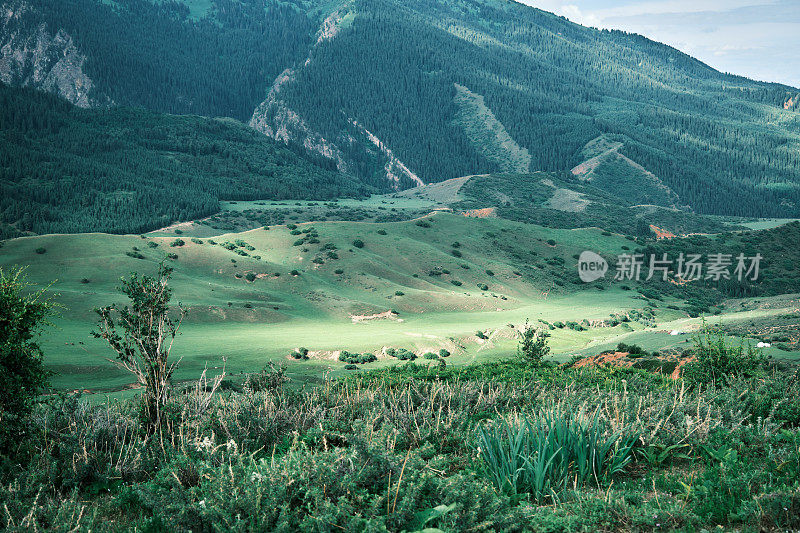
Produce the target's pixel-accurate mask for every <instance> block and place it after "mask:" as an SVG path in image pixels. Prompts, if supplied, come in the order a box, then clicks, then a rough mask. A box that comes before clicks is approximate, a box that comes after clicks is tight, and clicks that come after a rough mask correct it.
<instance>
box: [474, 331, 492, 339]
mask: <svg viewBox="0 0 800 533" xmlns="http://www.w3.org/2000/svg"><path fill="white" fill-rule="evenodd" d="M475 336H476V337H478V338H479V339H483V340H486V339H488V338H489V336H488V335H486V333H484V332H483V331H481V330H478V331H476V332H475Z"/></svg>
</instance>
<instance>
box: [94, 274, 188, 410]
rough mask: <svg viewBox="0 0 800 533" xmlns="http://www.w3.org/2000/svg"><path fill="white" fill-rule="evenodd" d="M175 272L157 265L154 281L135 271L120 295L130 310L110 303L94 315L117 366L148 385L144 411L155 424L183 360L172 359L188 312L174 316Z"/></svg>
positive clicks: (98, 332)
mask: <svg viewBox="0 0 800 533" xmlns="http://www.w3.org/2000/svg"><path fill="white" fill-rule="evenodd" d="M171 275H172V268H171V267H169V266H167V265H166V264H164V263H163V262H162V263H160V264H159V266H158V271H157V273H156V275H155V276H154V277H151V276H140V275H139V274H138V273H133V274H131V276H130V277H129V278H128V279H123V280H122V285H121V287H120V291H121V292H122V293H123V294H124V295H125V296H127V297H128V298H129V299H130V307H128V306H127V305H126V306H119V305H117V304H112V305H109V306H106V307H102V308H100V309H96V310H95V312H96V313H97V315H98V316H99V320H98V327H97V329H96V330H94V331H93V332H92V335H93V336H94V337H95V338H98V339H103V340H105V341H106V342H108V344H109V345H110V346H111V348H112V349H113V350H114V352H116V354H117V360H116V361H115V363H116V364H117V365H118V366H119V367H120V368H122V369H124V370H126V371H128V372H130V373H131V374H133V375H134V377H135V378H136V380H137V382H138V383H139V384H140V385H141V386H142V387H144V390H145V394H144V398H145V409H146V411H147V416H148V419H149V420H150V422H151V423H152V424H153V425H154V426H157V425H158V424H159V423H160V422H161V421H162V417H161V415H162V411H163V408H164V406H165V405H166V403H167V399H168V396H169V391H170V387H171V378H172V374H173V373H174V372H175V369H176V368H177V366H178V362H179V361H177V362H176V361H170V359H169V356H170V353H171V352H172V346H173V342H174V341H175V337H176V336H177V335H178V330H179V328H180V325H181V322H182V321H183V318H184V316H186V311H185V310H184V309H183V308H182V307H180V306H179V308H178V316H177V317H175V318H173V317H172V316H170V307H169V302H170V299H171V298H172V289H171V288H170V287H169V279H170V276H171Z"/></svg>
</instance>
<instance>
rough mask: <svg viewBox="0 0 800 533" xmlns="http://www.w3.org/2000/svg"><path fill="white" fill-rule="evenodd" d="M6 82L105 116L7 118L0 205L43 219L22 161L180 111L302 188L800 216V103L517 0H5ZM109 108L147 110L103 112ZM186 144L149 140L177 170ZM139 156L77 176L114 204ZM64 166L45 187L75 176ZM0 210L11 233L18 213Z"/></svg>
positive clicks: (769, 87) (784, 90)
mask: <svg viewBox="0 0 800 533" xmlns="http://www.w3.org/2000/svg"><path fill="white" fill-rule="evenodd" d="M0 80H2V81H3V82H4V83H7V84H10V85H12V86H27V87H33V88H37V89H42V90H45V91H48V92H51V93H54V94H57V95H59V96H61V97H63V98H65V99H67V100H69V101H70V102H72V103H73V104H75V105H76V106H80V107H83V108H90V109H93V110H92V111H80V110H75V111H71V112H64V110H63V109H62V108H58V111H57V113H58V117H59V119H58V120H49V119H47V118H43V117H42V116H41V115H42V114H45V115H46V114H48V113H51V112H55V111H53V110H54V109H56V108H57V106H45V108H42V107H41V106H39V105H34V104H31V105H30V106H27V107H26V106H24V105H22V106H20V109H18V110H16V111H15V113H16V118H15V119H14V120H13V121H12V120H10V119H8V120H6V122H5V123H4V125H3V136H4V142H6V143H7V146H15V147H16V148H15V149H13V150H6V152H8V153H7V154H6V155H5V156H4V158H5V160H4V161H3V165H2V167H3V169H4V170H3V176H2V180H3V181H2V187H3V192H4V195H6V196H7V197H10V195H12V194H13V195H14V197H15V198H16V201H17V205H19V202H23V201H29V202H31V203H30V205H31V206H33V204H34V203H36V202H38V205H39V207H35V206H34V207H31V209H29V211H36V212H37V213H38V212H39V211H41V209H40V207H41V205H51V204H54V202H56V199H55V198H54V197H49V198H43V199H42V198H39V199H33V198H32V197H31V194H32V193H31V192H30V187H28V188H27V189H25V187H24V186H23V185H24V182H25V181H26V180H28V186H30V184H31V183H30V180H31V178H30V176H28V175H26V174H25V171H24V170H25V168H26V166H25V165H24V164H21V163H20V161H22V160H24V159H25V158H26V157H29V155H28V156H26V155H25V154H30V151H31V150H35V151H36V153H38V154H40V155H42V154H46V153H47V152H48V149H50V150H52V152H53V153H56V152H63V146H64V143H65V142H66V141H65V139H66V138H68V137H69V138H70V139H71V140H70V141H69V142H70V143H72V144H71V146H72V148H71V150H72V151H73V153H74V155H75V156H76V157H79V158H81V160H82V164H84V165H88V166H89V167H94V168H95V169H96V168H97V165H98V162H97V158H96V157H95V155H94V153H93V152H95V151H94V150H86V146H87V143H84V142H82V141H81V140H80V138H81V137H80V136H81V135H85V136H86V137H87V138H92V139H96V138H97V137H102V136H103V132H111V131H125V132H129V133H130V132H131V131H136V129H135V128H134V129H131V126H130V124H131V121H134V122H136V123H137V124H138V126H137V128H144V129H147V128H148V126H147V125H148V124H149V125H150V126H149V127H152V128H153V129H154V130H159V129H162V128H166V129H167V130H169V129H170V128H171V127H173V126H175V119H174V118H170V117H167V116H165V115H163V114H164V113H169V114H196V115H202V116H207V117H232V118H234V119H236V120H238V121H241V122H245V123H248V124H249V125H250V126H251V127H252V128H255V129H256V130H257V131H259V132H261V133H263V134H264V135H265V136H267V137H270V138H272V139H273V140H274V141H278V143H285V144H287V145H289V146H290V147H291V148H292V150H293V152H291V153H293V154H294V155H293V156H292V157H296V158H299V160H300V159H302V160H303V162H300V163H298V164H299V165H303V166H304V167H303V168H307V165H308V164H311V165H313V166H315V167H317V169H318V171H311V170H308V171H307V172H308V173H311V174H307V175H312V174H313V173H314V172H319V174H320V175H325V176H326V178H325V179H326V180H328V183H336V185H335V186H334V187H327V188H326V189H325V194H324V195H323V196H325V195H327V196H330V195H335V194H364V193H365V192H366V191H370V190H374V191H387V190H391V189H397V188H407V187H410V186H414V185H418V184H420V183H430V182H437V181H442V180H445V179H449V178H454V177H457V176H465V175H471V174H485V173H502V172H514V173H526V172H534V171H548V172H553V173H556V175H559V176H561V177H563V178H564V179H569V180H576V181H578V182H589V183H591V184H592V185H594V186H596V187H597V188H599V189H602V190H605V191H607V192H610V193H613V194H614V195H617V196H619V197H620V198H621V199H622V200H623V201H625V202H628V203H634V204H655V205H660V206H664V207H670V208H678V209H683V210H687V211H693V212H696V213H703V214H726V215H739V216H784V217H789V216H800V114H798V112H797V111H798V109H800V107H798V106H800V104H798V102H800V90H798V89H796V88H791V87H787V86H784V85H779V84H768V83H761V82H755V81H751V80H748V79H745V78H739V77H735V76H730V75H724V74H721V73H719V72H717V71H715V70H713V69H711V68H710V67H708V66H707V65H705V64H703V63H701V62H699V61H697V60H695V59H693V58H691V57H689V56H686V55H685V54H682V53H680V52H678V51H676V50H675V49H672V48H670V47H667V46H665V45H662V44H659V43H655V42H653V41H650V40H648V39H646V38H643V37H640V36H636V35H629V34H625V33H622V32H614V31H611V32H610V31H598V30H594V29H589V28H585V27H582V26H579V25H576V24H573V23H571V22H569V21H567V20H566V19H563V18H560V17H556V16H555V15H552V14H550V13H547V12H544V11H540V10H537V9H534V8H531V7H528V6H524V5H521V4H516V3H514V2H509V1H502V0H460V1H451V0H446V1H436V2H431V1H423V0H419V1H417V0H406V1H402V2H401V1H395V0H369V1H361V0H355V1H346V2H344V1H322V0H319V1H317V0H311V1H309V0H306V1H300V0H295V1H289V2H277V1H273V0H257V1H253V0H247V1H243V2H239V1H233V0H185V1H183V2H150V1H147V0H126V1H119V2H100V1H97V0H65V1H60V2H52V1H49V0H11V1H6V2H4V3H3V9H2V14H1V15H0ZM18 95H21V96H18V97H19V98H34V97H33V95H31V94H28V93H24V94H23V93H18ZM15 98H16V97H15ZM109 106H130V107H138V108H144V109H146V110H147V111H148V112H147V113H144V112H142V111H130V112H126V113H117V115H114V114H113V113H112V114H111V115H109V114H108V112H107V111H104V109H106V108H107V107H109ZM37 115H39V116H38V118H33V117H36V116H37ZM25 117H27V118H25ZM92 117H94V118H92ZM101 117H102V118H101ZM73 120H79V121H83V124H86V123H87V122H90V123H93V124H95V125H96V126H97V127H96V128H95V127H94V126H93V127H92V128H83V127H81V128H78V127H74V123H73ZM115 120H118V121H119V122H118V124H119V126H118V127H117V128H115V124H114V121H115ZM12 122H13V127H12V126H11V124H12ZM169 124H172V126H169ZM182 127H185V124H184V126H182ZM65 129H68V130H69V131H70V132H71V133H70V135H65V131H66V130H65ZM12 130H13V132H14V133H13V135H12ZM233 131H235V134H234V133H231V132H233ZM203 132H204V133H203V136H204V137H208V136H209V135H211V136H212V137H213V136H214V135H217V136H218V140H219V142H220V143H228V142H231V139H232V138H235V139H238V141H237V142H243V139H245V138H246V137H247V135H246V134H244V133H242V132H241V126H240V125H229V126H226V128H222V129H219V131H217V130H215V129H214V128H211V129H209V128H205V127H204V128H203ZM209 132H211V133H209ZM184 134H187V135H189V136H191V135H190V134H189V132H186V131H184V133H181V134H180V135H179V136H178V138H179V139H184V140H182V141H180V142H178V143H177V145H184V144H185V142H184V141H185V137H182V136H183V135H184ZM125 135H127V134H124V135H123V136H125ZM31 136H33V137H35V138H36V139H37V142H36V146H35V147H32V145H31V143H29V142H28V141H27V139H30V138H31ZM206 141H208V139H207V138H206V139H205V141H204V142H206ZM187 142H188V141H187ZM209 142H211V141H209ZM252 142H253V141H252V140H250V139H249V138H247V140H246V143H247V144H248V145H252ZM265 142H266V141H265ZM88 144H90V143H88ZM145 144H146V143H145ZM211 144H213V142H211ZM173 148H175V147H173ZM173 148H170V149H167V148H165V147H163V146H161V147H157V148H156V147H154V146H153V145H152V143H151V144H150V145H145V146H143V147H142V149H144V150H156V149H159V150H162V155H163V153H164V152H165V151H166V152H169V151H170V150H172V149H173ZM82 149H83V150H84V152H82V153H81V150H82ZM118 149H119V150H121V149H122V148H120V147H116V146H113V145H112V146H109V147H107V150H108V152H106V153H105V155H106V156H109V155H110V154H112V153H113V152H114V151H115V150H118ZM271 150H272V149H271ZM233 153H234V152H230V153H228V154H227V155H224V156H219V157H217V156H214V157H213V164H214V165H215V169H216V170H215V171H214V172H215V173H216V175H227V176H228V178H226V179H229V177H230V176H231V175H241V173H242V169H241V168H239V169H237V170H236V171H235V172H229V171H228V169H227V167H226V165H231V164H233V159H235V158H236V157H235V156H234V155H232V154H233ZM248 153H249V154H250V155H248V156H247V157H255V156H253V153H254V152H252V151H251V152H248ZM117 155H119V154H117ZM195 155H196V154H191V153H189V154H188V155H187V156H186V157H184V158H183V159H182V160H183V161H184V162H186V161H187V160H188V159H187V158H189V157H195ZM217 155H219V153H217ZM240 158H241V157H240ZM45 159H46V157H45ZM54 159H58V157H55V158H54ZM126 161H128V159H127V158H125V157H122V158H119V157H116V158H115V157H108V158H107V159H106V160H105V161H104V162H103V165H111V167H108V168H107V171H106V172H88V173H87V172H86V171H85V168H86V167H83V168H84V170H81V171H75V172H76V175H78V174H80V175H87V174H88V175H92V176H95V177H94V178H91V179H90V178H86V179H80V180H77V181H73V182H80V184H81V185H80V186H79V187H78V192H80V191H81V190H82V188H85V189H86V190H87V191H89V190H91V191H93V192H92V193H91V194H95V195H96V192H97V190H100V189H103V187H105V188H106V189H109V188H110V187H111V185H110V184H101V183H100V182H101V181H102V176H103V175H104V173H105V174H109V173H111V174H114V175H117V176H120V178H119V180H118V181H119V183H123V182H124V181H125V179H126V178H124V177H122V176H134V174H133V173H131V170H130V165H129V164H128V163H127V162H126ZM159 161H160V160H159ZM166 164H167V163H164V162H163V161H161V162H158V163H154V165H155V166H157V167H159V168H163V167H164V165H166ZM112 167H113V170H112ZM53 168H54V172H53V173H51V174H48V175H39V176H38V177H36V178H34V180H39V181H40V182H47V180H51V181H52V180H53V179H55V178H54V177H53V176H55V175H57V174H58V173H59V172H61V171H62V170H63V169H67V171H69V168H70V167H69V166H65V165H64V164H62V163H55V164H54V167H53ZM333 170H338V171H339V173H340V174H339V175H340V176H342V178H333V177H331V175H330V173H331V171H333ZM326 173H327V174H326ZM212 174H213V173H212ZM282 175H283V176H284V177H287V178H288V177H290V176H291V174H290V173H284V174H282ZM187 179H191V178H187ZM263 179H264V180H268V181H269V180H271V179H272V177H265V178H263ZM281 179H282V178H281ZM342 179H344V181H347V182H349V183H351V184H352V186H349V185H345V184H344V181H342ZM129 181H130V180H129ZM234 181H235V180H234ZM255 181H257V180H255ZM312 182H313V179H312ZM170 183H172V184H173V185H170V186H171V187H180V181H174V180H173V181H172V182H170ZM270 183H272V182H270ZM262 185H263V183H262V184H261V185H259V183H255V182H253V181H252V180H251V181H250V182H247V181H242V184H241V186H240V187H239V189H238V190H232V189H230V188H229V187H227V186H226V187H219V186H217V185H212V186H210V189H209V190H210V192H209V197H208V201H207V202H206V203H205V204H204V205H203V206H202V208H198V209H197V210H193V209H191V208H190V209H188V210H183V211H181V210H180V209H178V210H177V212H175V210H172V211H169V212H164V213H163V216H165V217H167V218H177V219H180V218H182V217H191V216H193V215H194V216H196V215H197V214H206V213H208V212H209V209H211V210H213V208H214V202H215V201H217V200H218V199H219V198H236V197H242V198H255V197H257V196H258V195H259V194H262V195H264V194H266V193H265V187H263V186H262ZM270 187H272V185H270ZM270 187H266V189H270ZM304 187H305V186H304ZM98 188H99V189H98ZM189 188H190V189H191V187H189ZM272 188H273V189H274V187H272ZM307 189H308V191H309V194H310V195H311V196H314V195H315V194H318V193H319V191H318V190H316V189H315V188H314V186H313V185H312V186H308V187H307ZM302 190H303V189H302V187H301V188H298V191H296V194H297V195H299V194H301V193H302ZM25 191H28V192H25ZM115 191H116V192H117V194H115V195H112V196H113V197H114V198H115V200H114V201H115V202H123V203H124V202H126V201H131V200H130V198H131V197H137V195H139V194H140V193H139V191H138V189H137V188H136V186H129V187H126V186H124V185H119V184H116V185H113V189H112V190H104V191H102V192H104V193H105V194H107V195H108V194H110V193H112V192H115ZM126 192H127V193H129V194H127V195H126V194H124V193H126ZM87 194H89V193H87ZM292 194H295V193H294V192H293V193H292ZM290 196H291V195H290ZM150 203H152V202H150ZM0 208H2V209H3V210H2V211H0V217H2V222H5V223H7V224H12V225H15V224H16V225H18V224H19V221H20V218H21V217H23V216H24V213H20V210H19V208H16V209H13V210H12V209H11V208H10V207H9V206H8V205H6V206H0ZM122 211H124V209H122ZM29 216H30V214H29ZM37 216H39V217H42V216H45V215H41V214H39V215H35V216H33V218H36V217H37ZM54 216H55V215H54ZM45 218H46V217H45ZM145 225H146V224H145ZM21 229H24V230H32V229H33V226H31V227H30V228H21ZM38 229H41V228H38ZM111 230H115V228H111ZM116 230H117V231H119V230H121V228H116ZM34 231H35V230H34Z"/></svg>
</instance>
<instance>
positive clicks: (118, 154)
mask: <svg viewBox="0 0 800 533" xmlns="http://www.w3.org/2000/svg"><path fill="white" fill-rule="evenodd" d="M0 145H1V146H2V147H3V149H2V151H0V238H6V237H14V236H17V235H19V234H20V233H29V232H33V233H39V234H41V233H77V232H89V231H100V232H109V233H140V232H143V231H148V230H152V229H156V228H159V227H162V226H166V225H169V224H171V223H172V222H174V221H176V220H191V219H195V218H199V217H204V216H207V215H210V214H212V213H216V212H218V211H219V210H220V205H219V200H221V199H225V200H248V199H260V198H264V197H270V198H283V199H290V198H307V197H314V198H317V199H329V198H336V197H343V196H350V197H353V196H364V195H366V194H368V193H369V192H370V189H369V187H366V186H364V185H363V184H361V183H360V182H358V181H357V180H355V179H353V178H352V177H351V176H348V175H346V174H342V173H339V172H335V171H333V170H332V168H330V164H329V163H328V162H327V161H326V160H321V159H319V158H318V159H317V160H313V158H311V157H309V156H308V155H307V154H305V153H302V151H301V153H297V152H295V151H292V150H290V149H289V148H287V147H285V146H283V145H282V144H279V143H277V142H275V141H273V140H272V139H269V138H267V137H266V136H264V135H261V134H258V133H257V132H254V131H253V130H252V129H251V128H249V127H247V126H246V125H245V124H242V123H239V122H237V121H235V120H233V119H210V118H203V117H198V116H191V115H187V116H177V115H164V114H159V113H155V112H153V111H146V110H143V109H132V108H124V107H114V108H110V109H81V108H79V107H76V106H73V105H71V104H69V103H68V102H66V101H64V100H63V99H59V98H57V97H55V96H52V95H48V94H44V93H41V92H37V91H34V90H32V89H26V88H12V87H8V86H6V85H3V84H0Z"/></svg>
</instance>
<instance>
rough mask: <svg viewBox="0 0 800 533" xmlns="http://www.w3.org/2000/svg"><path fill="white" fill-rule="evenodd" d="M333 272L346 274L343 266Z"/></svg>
mask: <svg viewBox="0 0 800 533" xmlns="http://www.w3.org/2000/svg"><path fill="white" fill-rule="evenodd" d="M333 273H334V274H344V270H342V269H341V268H337V269H336V270H334V271H333Z"/></svg>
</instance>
